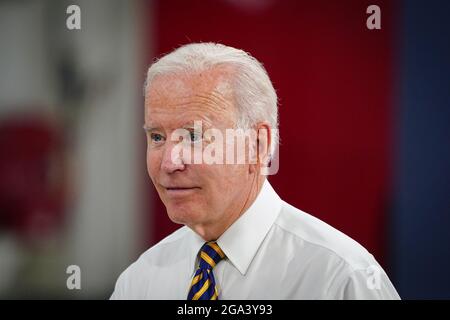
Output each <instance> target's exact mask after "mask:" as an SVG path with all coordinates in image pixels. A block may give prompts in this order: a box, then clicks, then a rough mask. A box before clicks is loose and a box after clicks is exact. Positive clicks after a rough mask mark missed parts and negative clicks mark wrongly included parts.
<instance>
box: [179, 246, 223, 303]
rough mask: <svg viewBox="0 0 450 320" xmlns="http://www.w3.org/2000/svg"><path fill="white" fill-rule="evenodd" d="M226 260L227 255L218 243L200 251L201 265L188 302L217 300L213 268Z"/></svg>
mask: <svg viewBox="0 0 450 320" xmlns="http://www.w3.org/2000/svg"><path fill="white" fill-rule="evenodd" d="M223 258H225V254H224V253H223V251H222V249H220V247H219V246H218V245H217V243H215V242H213V241H211V242H207V243H205V244H204V245H203V246H202V248H201V249H200V263H199V266H198V268H197V270H196V271H195V275H194V278H193V279H192V284H191V288H190V289H189V294H188V298H187V299H188V300H217V298H218V297H219V293H218V292H217V287H216V280H215V279H214V274H213V268H214V267H215V266H216V265H217V264H218V263H219V262H220V260H222V259H223Z"/></svg>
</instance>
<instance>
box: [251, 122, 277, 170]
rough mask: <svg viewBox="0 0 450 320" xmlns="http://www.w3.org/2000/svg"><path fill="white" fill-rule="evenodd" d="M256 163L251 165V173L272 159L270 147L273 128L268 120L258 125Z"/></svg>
mask: <svg viewBox="0 0 450 320" xmlns="http://www.w3.org/2000/svg"><path fill="white" fill-rule="evenodd" d="M256 132H257V137H256V142H257V145H256V161H257V162H256V164H253V165H250V173H253V172H255V171H258V172H259V171H260V169H261V167H265V166H267V165H268V163H269V161H270V156H271V154H270V147H271V145H272V139H271V136H272V128H271V126H270V124H269V123H267V122H260V123H258V124H257V125H256Z"/></svg>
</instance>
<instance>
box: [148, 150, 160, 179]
mask: <svg viewBox="0 0 450 320" xmlns="http://www.w3.org/2000/svg"><path fill="white" fill-rule="evenodd" d="M160 167H161V156H160V152H158V151H156V150H152V151H150V150H148V149H147V172H148V174H149V176H150V178H152V180H153V177H155V176H156V175H157V173H158V172H159V168H160Z"/></svg>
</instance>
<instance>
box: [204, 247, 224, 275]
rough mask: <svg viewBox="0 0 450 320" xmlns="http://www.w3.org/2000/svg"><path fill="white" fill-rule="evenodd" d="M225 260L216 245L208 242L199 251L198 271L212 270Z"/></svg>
mask: <svg viewBox="0 0 450 320" xmlns="http://www.w3.org/2000/svg"><path fill="white" fill-rule="evenodd" d="M223 258H225V253H223V251H222V249H220V247H219V246H218V245H217V243H216V242H214V241H210V242H207V243H205V244H204V245H203V246H202V248H201V249H200V265H199V268H200V269H212V268H214V267H215V266H216V264H218V263H219V261H220V260H222V259H223Z"/></svg>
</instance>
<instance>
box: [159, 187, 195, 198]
mask: <svg viewBox="0 0 450 320" xmlns="http://www.w3.org/2000/svg"><path fill="white" fill-rule="evenodd" d="M164 189H165V190H166V193H167V194H168V195H169V196H185V195H189V194H192V193H193V192H195V191H197V190H200V188H199V187H178V186H176V187H175V186H174V187H164Z"/></svg>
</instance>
